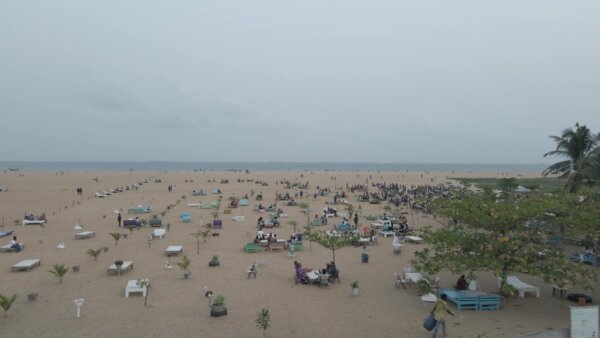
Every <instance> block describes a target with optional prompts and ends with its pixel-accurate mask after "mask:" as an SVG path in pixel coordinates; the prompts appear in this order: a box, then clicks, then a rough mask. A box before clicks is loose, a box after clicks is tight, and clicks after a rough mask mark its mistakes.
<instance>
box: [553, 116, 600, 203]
mask: <svg viewBox="0 0 600 338" xmlns="http://www.w3.org/2000/svg"><path fill="white" fill-rule="evenodd" d="M550 138H552V139H553V140H554V141H555V142H556V150H553V151H550V152H547V153H545V154H544V157H546V156H560V157H563V158H566V160H564V161H560V162H557V163H554V164H553V165H551V166H549V167H548V168H546V170H544V171H543V172H542V175H544V176H547V175H549V174H559V175H560V176H559V177H561V178H567V183H566V184H565V190H566V191H568V192H571V193H572V192H576V191H577V189H579V187H580V185H581V183H588V184H593V179H592V177H591V176H590V174H591V170H592V166H591V162H592V161H591V159H592V158H593V156H595V155H596V154H597V153H598V152H599V151H600V150H599V149H600V148H598V145H599V144H600V134H594V133H592V132H591V131H590V130H589V129H588V128H587V127H586V126H580V125H579V123H575V129H573V128H567V129H565V130H563V132H562V136H560V137H559V136H550Z"/></svg>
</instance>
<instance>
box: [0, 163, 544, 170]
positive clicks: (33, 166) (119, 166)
mask: <svg viewBox="0 0 600 338" xmlns="http://www.w3.org/2000/svg"><path fill="white" fill-rule="evenodd" d="M547 166H548V164H542V163H540V164H479V163H358V162H356V163H352V162H263V163H261V162H166V161H144V162H91V161H82V162H76V161H73V162H36V161H0V170H17V169H18V170H22V171H129V170H135V171H201V170H204V171H224V170H250V171H305V170H313V171H375V172H376V171H447V172H452V171H460V172H515V171H518V172H538V171H539V172H541V171H542V170H544V169H545V168H546V167H547Z"/></svg>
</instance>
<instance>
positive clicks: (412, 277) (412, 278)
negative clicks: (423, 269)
mask: <svg viewBox="0 0 600 338" xmlns="http://www.w3.org/2000/svg"><path fill="white" fill-rule="evenodd" d="M404 278H405V279H406V280H408V282H409V284H410V285H413V284H417V282H418V281H420V280H421V279H423V275H421V274H420V273H419V272H407V273H405V274H404Z"/></svg>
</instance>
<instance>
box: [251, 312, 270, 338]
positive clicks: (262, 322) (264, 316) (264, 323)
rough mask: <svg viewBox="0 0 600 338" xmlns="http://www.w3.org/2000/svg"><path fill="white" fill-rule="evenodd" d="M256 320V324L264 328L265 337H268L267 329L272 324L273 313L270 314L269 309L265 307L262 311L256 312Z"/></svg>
mask: <svg viewBox="0 0 600 338" xmlns="http://www.w3.org/2000/svg"><path fill="white" fill-rule="evenodd" d="M255 322H256V326H257V327H258V328H259V329H261V330H263V338H264V337H266V334H267V329H268V328H269V326H270V324H271V315H270V314H269V310H268V309H265V308H262V309H260V311H259V312H258V313H257V314H256V320H255Z"/></svg>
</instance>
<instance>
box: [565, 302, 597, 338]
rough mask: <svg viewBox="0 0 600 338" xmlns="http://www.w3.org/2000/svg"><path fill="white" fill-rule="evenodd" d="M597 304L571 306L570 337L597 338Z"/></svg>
mask: <svg viewBox="0 0 600 338" xmlns="http://www.w3.org/2000/svg"><path fill="white" fill-rule="evenodd" d="M598 314H599V312H598V306H579V307H571V338H592V337H594V338H598V337H599V336H598Z"/></svg>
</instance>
